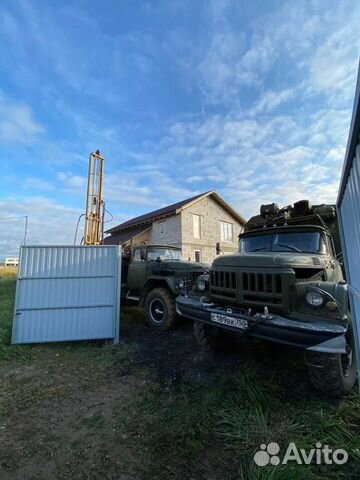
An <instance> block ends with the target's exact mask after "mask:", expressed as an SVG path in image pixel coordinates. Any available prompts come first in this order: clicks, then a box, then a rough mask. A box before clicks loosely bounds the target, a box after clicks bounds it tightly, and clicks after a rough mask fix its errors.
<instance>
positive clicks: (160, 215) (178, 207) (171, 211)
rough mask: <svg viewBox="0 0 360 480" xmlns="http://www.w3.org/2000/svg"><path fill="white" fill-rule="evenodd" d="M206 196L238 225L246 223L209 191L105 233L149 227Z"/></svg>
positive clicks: (146, 214) (129, 221) (212, 191)
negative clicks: (138, 226) (136, 227)
mask: <svg viewBox="0 0 360 480" xmlns="http://www.w3.org/2000/svg"><path fill="white" fill-rule="evenodd" d="M208 196H212V197H213V198H214V199H215V200H216V201H217V202H218V203H219V204H220V205H221V206H222V207H223V208H224V209H225V210H226V211H227V212H228V213H229V214H230V215H231V216H232V217H234V218H235V219H236V220H237V221H238V222H239V223H241V224H245V223H246V220H245V219H244V218H243V217H242V216H241V215H240V214H239V213H238V212H237V211H236V210H234V209H233V208H232V207H230V205H229V204H228V203H226V202H225V200H223V199H222V198H221V197H220V195H218V194H217V193H216V192H215V191H214V190H210V191H209V192H204V193H200V195H195V196H194V197H190V198H187V199H185V200H182V201H181V202H176V203H173V204H171V205H168V206H167V207H163V208H159V209H158V210H154V211H152V212H149V213H145V214H144V215H140V216H139V217H135V218H132V219H131V220H128V221H126V222H124V223H121V224H120V225H117V226H116V227H113V228H110V229H109V230H107V231H106V233H115V232H120V231H122V230H126V229H128V228H132V227H135V226H136V225H150V224H151V223H152V222H154V221H156V220H160V219H161V218H163V217H167V216H169V215H174V214H177V213H180V212H181V210H183V209H184V208H187V207H189V206H190V205H192V204H193V203H195V202H197V201H199V200H200V199H203V198H205V197H208Z"/></svg>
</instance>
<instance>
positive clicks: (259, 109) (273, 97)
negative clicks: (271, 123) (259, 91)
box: [251, 88, 295, 115]
mask: <svg viewBox="0 0 360 480" xmlns="http://www.w3.org/2000/svg"><path fill="white" fill-rule="evenodd" d="M294 96H295V90H294V89H291V88H286V89H285V90H280V91H277V92H276V91H271V90H269V91H266V92H264V93H263V95H262V96H261V97H260V99H259V100H258V102H257V103H256V105H255V107H254V109H253V110H252V112H251V113H252V115H256V114H258V113H269V112H271V111H273V110H274V109H276V108H277V107H278V106H279V105H281V104H283V103H285V102H287V101H288V100H290V99H291V98H293V97H294Z"/></svg>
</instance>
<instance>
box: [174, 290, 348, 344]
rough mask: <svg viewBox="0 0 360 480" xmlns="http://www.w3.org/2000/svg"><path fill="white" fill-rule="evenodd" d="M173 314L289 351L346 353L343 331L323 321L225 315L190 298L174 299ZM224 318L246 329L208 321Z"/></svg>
mask: <svg viewBox="0 0 360 480" xmlns="http://www.w3.org/2000/svg"><path fill="white" fill-rule="evenodd" d="M176 311H177V313H178V314H179V315H181V316H183V317H187V318H190V319H192V320H196V321H198V322H202V323H206V324H208V325H212V326H214V327H217V328H221V329H223V330H227V331H228V332H231V333H233V334H235V335H240V336H242V335H250V336H252V337H256V338H260V339H263V340H269V341H271V342H276V343H281V344H284V345H289V346H292V347H297V348H303V349H306V350H311V351H316V352H325V353H346V338H345V334H346V332H347V327H346V326H344V325H339V324H334V323H331V322H328V321H326V319H324V320H321V321H319V320H316V321H312V322H305V321H300V320H293V319H289V318H286V317H283V316H281V315H277V314H273V313H271V315H270V317H263V318H254V317H252V316H250V315H246V314H242V313H234V312H233V313H228V312H226V310H225V309H224V308H223V307H221V306H218V305H211V306H208V305H203V304H202V303H201V302H200V300H199V299H197V298H193V297H183V296H180V297H177V298H176ZM212 313H217V314H220V315H226V317H231V318H234V319H238V320H246V321H247V322H248V329H247V330H241V329H239V328H236V327H233V326H230V325H226V324H219V323H216V322H214V321H212V320H211V314H212Z"/></svg>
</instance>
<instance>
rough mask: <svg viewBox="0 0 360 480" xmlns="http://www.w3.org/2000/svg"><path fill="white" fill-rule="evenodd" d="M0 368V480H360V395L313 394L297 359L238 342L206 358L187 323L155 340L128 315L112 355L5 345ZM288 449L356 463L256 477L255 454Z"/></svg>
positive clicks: (136, 315)
mask: <svg viewBox="0 0 360 480" xmlns="http://www.w3.org/2000/svg"><path fill="white" fill-rule="evenodd" d="M0 333H1V332H0ZM0 362H1V363H0V378H1V391H0V455H1V457H0V478H1V479H4V480H5V479H6V480H23V479H26V480H35V479H44V480H45V479H46V480H51V479H68V478H71V479H79V480H82V479H119V480H122V479H124V480H127V479H139V480H141V479H180V478H181V479H183V478H189V479H193V480H197V479H205V478H206V479H215V480H217V479H219V480H220V479H221V480H223V479H229V480H230V479H265V478H269V479H270V478H271V479H275V480H276V479H279V480H280V479H285V478H286V479H288V478H289V479H292V478H294V479H297V478H299V479H300V478H306V479H307V478H309V479H311V478H314V479H320V478H339V479H341V478H358V477H357V476H356V475H357V473H356V472H358V471H359V466H360V449H359V447H360V442H359V439H358V437H357V434H358V433H359V432H360V413H359V408H358V407H359V402H358V398H357V395H356V394H355V393H354V395H353V396H352V397H351V398H349V399H347V400H340V401H334V400H330V399H328V398H325V397H323V396H321V395H320V394H318V393H317V392H316V391H314V389H313V388H312V386H311V385H310V382H309V380H308V377H307V372H306V369H305V367H304V365H303V362H302V354H301V353H299V352H297V351H294V350H289V349H285V348H283V347H276V346H273V345H267V344H264V343H260V342H253V341H251V342H249V341H241V342H240V343H239V344H238V346H237V351H234V352H227V353H226V354H221V355H213V354H209V353H205V352H204V351H202V350H201V349H200V347H199V346H198V345H197V343H196V341H195V339H194V336H193V332H192V325H191V324H190V323H188V322H182V323H180V324H179V325H178V328H177V329H176V330H174V331H172V332H166V333H162V332H155V331H153V330H151V329H149V328H148V327H146V326H145V325H144V323H143V315H142V313H141V311H138V310H137V309H132V308H128V309H126V310H125V312H124V314H123V322H122V328H121V343H120V346H118V347H114V346H113V345H112V344H106V343H104V342H84V343H78V344H57V345H34V346H16V347H11V346H9V345H5V346H3V348H2V350H0ZM356 432H357V433H356ZM290 439H295V440H296V441H298V442H299V444H300V445H303V446H306V445H311V444H313V443H315V442H316V441H318V440H321V441H323V442H324V443H325V442H328V443H332V444H334V442H337V445H336V446H337V448H344V447H346V448H347V449H348V451H350V452H351V455H350V456H351V461H350V462H349V464H348V465H347V466H346V468H344V469H338V468H332V469H331V470H329V469H328V466H326V467H327V469H324V468H323V467H319V466H312V467H311V468H307V467H302V469H300V470H297V469H296V468H295V469H292V468H290V469H289V468H287V469H286V470H284V469H281V468H280V469H273V468H269V469H268V470H266V471H264V470H261V469H259V467H254V464H253V461H252V457H253V454H254V452H255V451H256V449H258V448H259V445H260V444H261V443H263V442H268V441H271V440H272V441H279V443H281V442H287V441H289V440H290Z"/></svg>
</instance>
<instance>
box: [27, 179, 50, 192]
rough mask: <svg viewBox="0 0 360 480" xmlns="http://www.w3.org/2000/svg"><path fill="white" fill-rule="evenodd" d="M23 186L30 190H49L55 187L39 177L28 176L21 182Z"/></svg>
mask: <svg viewBox="0 0 360 480" xmlns="http://www.w3.org/2000/svg"><path fill="white" fill-rule="evenodd" d="M22 186H23V188H25V189H26V190H32V191H35V192H36V191H51V190H54V189H55V187H54V185H53V184H52V183H50V182H48V181H45V180H41V179H40V178H36V177H28V178H25V180H24V182H23V185H22Z"/></svg>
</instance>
